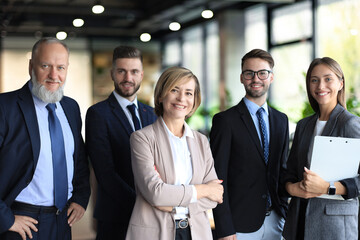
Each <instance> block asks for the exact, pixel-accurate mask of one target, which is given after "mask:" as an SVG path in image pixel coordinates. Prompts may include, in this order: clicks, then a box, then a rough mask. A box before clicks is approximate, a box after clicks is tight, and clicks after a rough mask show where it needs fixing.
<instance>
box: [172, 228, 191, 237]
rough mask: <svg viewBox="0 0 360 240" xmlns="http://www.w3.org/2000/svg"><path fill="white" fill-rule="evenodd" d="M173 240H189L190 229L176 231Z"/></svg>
mask: <svg viewBox="0 0 360 240" xmlns="http://www.w3.org/2000/svg"><path fill="white" fill-rule="evenodd" d="M175 240H191V233H190V227H187V228H178V229H176V234H175Z"/></svg>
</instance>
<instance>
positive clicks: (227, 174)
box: [210, 49, 289, 240]
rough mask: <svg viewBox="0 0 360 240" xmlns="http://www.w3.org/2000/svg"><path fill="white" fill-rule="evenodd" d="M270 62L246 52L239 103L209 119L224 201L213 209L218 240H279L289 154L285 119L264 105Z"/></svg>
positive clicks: (256, 52) (260, 54) (266, 55)
mask: <svg viewBox="0 0 360 240" xmlns="http://www.w3.org/2000/svg"><path fill="white" fill-rule="evenodd" d="M273 67H274V60H273V58H272V57H271V55H270V54H269V53H268V52H266V51H264V50H260V49H254V50H252V51H250V52H249V53H247V54H246V55H245V56H244V57H243V59H242V63H241V68H242V73H241V76H240V81H241V83H242V84H243V85H244V87H245V91H246V95H245V97H244V98H243V99H242V100H241V102H240V103H239V104H238V105H236V106H234V107H232V108H230V109H228V110H226V111H224V112H221V113H218V114H216V115H215V116H214V118H213V125H212V129H211V132H210V146H211V149H212V153H213V156H214V161H215V169H216V172H217V174H218V177H219V179H222V180H224V182H223V185H224V195H223V196H224V202H223V204H220V205H218V206H217V207H216V208H215V209H214V210H213V212H214V220H215V230H216V235H217V237H218V238H219V239H221V240H234V239H235V240H236V239H245V240H247V239H251V240H253V239H256V240H257V239H264V240H265V239H271V240H276V239H278V240H280V239H281V233H282V229H283V226H284V218H285V213H286V210H287V197H286V193H285V189H284V187H283V184H282V182H283V181H282V179H281V178H282V177H283V175H284V171H285V170H284V167H285V166H284V165H285V162H286V159H287V153H288V138H289V132H288V119H287V116H286V115H285V114H283V113H281V112H279V111H277V110H275V109H273V108H271V107H269V106H268V104H267V103H266V98H267V94H268V90H269V87H270V84H271V83H272V82H273V80H274V74H273V71H272V69H273Z"/></svg>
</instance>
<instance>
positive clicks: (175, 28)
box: [169, 22, 181, 31]
mask: <svg viewBox="0 0 360 240" xmlns="http://www.w3.org/2000/svg"><path fill="white" fill-rule="evenodd" d="M180 28H181V25H180V23H178V22H172V23H170V24H169V29H170V30H171V31H179V30H180Z"/></svg>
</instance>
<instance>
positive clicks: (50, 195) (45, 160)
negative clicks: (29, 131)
mask: <svg viewBox="0 0 360 240" xmlns="http://www.w3.org/2000/svg"><path fill="white" fill-rule="evenodd" d="M30 87H31V86H30ZM33 100H34V104H35V111H36V116H37V121H38V126H39V131H40V153H39V159H38V162H37V165H36V169H35V173H34V176H33V179H32V180H31V182H30V184H29V185H28V186H27V187H26V188H24V189H23V190H22V191H21V192H20V194H19V195H18V196H17V198H16V201H19V202H24V203H28V204H32V205H38V206H54V202H55V201H54V183H53V164H52V153H51V140H50V132H49V122H48V115H49V113H48V110H47V109H46V105H47V103H44V102H43V101H41V100H40V99H39V98H37V97H35V96H33ZM56 115H57V117H58V118H59V121H60V124H61V128H62V132H63V135H64V145H65V156H66V167H67V177H68V199H70V198H71V196H72V191H73V186H72V179H73V175H74V158H73V155H74V147H75V146H74V144H75V143H74V137H73V134H72V131H71V128H70V125H69V122H68V120H67V118H66V116H65V113H64V110H63V108H62V107H61V104H60V103H59V102H57V103H56ZM29 154H30V153H29Z"/></svg>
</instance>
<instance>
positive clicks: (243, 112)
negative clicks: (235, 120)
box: [236, 100, 265, 164]
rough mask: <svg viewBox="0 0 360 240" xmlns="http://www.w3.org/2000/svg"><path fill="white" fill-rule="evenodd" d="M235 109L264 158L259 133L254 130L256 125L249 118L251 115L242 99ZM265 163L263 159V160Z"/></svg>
mask: <svg viewBox="0 0 360 240" xmlns="http://www.w3.org/2000/svg"><path fill="white" fill-rule="evenodd" d="M236 109H237V110H238V111H239V113H240V117H241V120H242V121H243V123H244V125H245V126H246V129H247V131H248V132H249V135H250V136H251V140H252V141H253V143H254V144H255V146H256V149H257V150H258V152H259V154H260V155H261V157H262V159H264V152H263V149H262V147H261V144H260V139H259V135H258V133H257V131H256V127H255V125H254V121H253V119H252V118H251V115H250V113H249V110H248V109H247V107H246V105H245V102H244V100H241V102H240V103H239V104H238V105H237V107H236ZM264 164H265V161H264Z"/></svg>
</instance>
